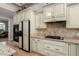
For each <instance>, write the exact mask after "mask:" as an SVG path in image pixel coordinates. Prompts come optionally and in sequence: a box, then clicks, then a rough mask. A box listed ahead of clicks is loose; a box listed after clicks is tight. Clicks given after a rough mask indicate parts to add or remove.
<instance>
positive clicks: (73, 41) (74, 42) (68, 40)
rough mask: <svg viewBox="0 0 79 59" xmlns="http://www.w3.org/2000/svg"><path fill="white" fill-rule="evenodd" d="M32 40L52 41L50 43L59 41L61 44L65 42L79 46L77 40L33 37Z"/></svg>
mask: <svg viewBox="0 0 79 59" xmlns="http://www.w3.org/2000/svg"><path fill="white" fill-rule="evenodd" d="M31 38H37V39H43V40H50V41H59V42H65V43H73V44H79V39H75V38H64V40H58V39H50V38H45V37H39V36H36V37H31Z"/></svg>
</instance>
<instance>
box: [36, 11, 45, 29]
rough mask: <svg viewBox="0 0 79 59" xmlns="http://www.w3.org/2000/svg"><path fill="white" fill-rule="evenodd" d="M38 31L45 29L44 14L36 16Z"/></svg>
mask: <svg viewBox="0 0 79 59" xmlns="http://www.w3.org/2000/svg"><path fill="white" fill-rule="evenodd" d="M35 20H36V29H45V28H46V24H45V23H44V22H43V21H44V15H43V13H42V12H40V13H37V14H36V19H35Z"/></svg>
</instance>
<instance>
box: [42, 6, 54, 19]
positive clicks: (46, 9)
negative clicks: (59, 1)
mask: <svg viewBox="0 0 79 59" xmlns="http://www.w3.org/2000/svg"><path fill="white" fill-rule="evenodd" d="M43 11H44V15H45V18H46V19H48V18H51V17H52V16H53V5H48V6H46V7H44V9H43Z"/></svg>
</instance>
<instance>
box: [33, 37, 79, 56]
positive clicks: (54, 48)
mask: <svg viewBox="0 0 79 59" xmlns="http://www.w3.org/2000/svg"><path fill="white" fill-rule="evenodd" d="M31 51H34V52H37V53H40V54H41V55H46V56H79V45H77V44H73V43H65V42H57V41H49V40H43V39H38V38H37V39H35V38H34V39H31Z"/></svg>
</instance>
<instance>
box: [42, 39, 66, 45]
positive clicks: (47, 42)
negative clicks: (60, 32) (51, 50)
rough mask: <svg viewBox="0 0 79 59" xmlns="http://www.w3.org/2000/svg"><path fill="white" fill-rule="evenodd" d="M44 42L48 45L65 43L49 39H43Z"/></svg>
mask: <svg viewBox="0 0 79 59" xmlns="http://www.w3.org/2000/svg"><path fill="white" fill-rule="evenodd" d="M43 42H44V43H46V44H50V45H57V46H66V45H67V43H64V42H57V41H51V40H43Z"/></svg>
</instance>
